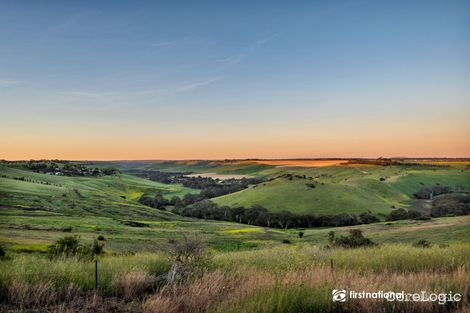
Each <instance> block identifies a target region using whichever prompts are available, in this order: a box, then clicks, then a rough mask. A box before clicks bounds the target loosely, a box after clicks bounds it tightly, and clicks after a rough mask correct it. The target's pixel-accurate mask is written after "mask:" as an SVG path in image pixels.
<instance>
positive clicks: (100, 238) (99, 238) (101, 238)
mask: <svg viewBox="0 0 470 313" xmlns="http://www.w3.org/2000/svg"><path fill="white" fill-rule="evenodd" d="M97 239H98V240H99V241H105V240H106V239H105V238H104V236H103V235H98V238H97Z"/></svg>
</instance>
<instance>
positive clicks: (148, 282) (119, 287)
mask: <svg viewBox="0 0 470 313" xmlns="http://www.w3.org/2000/svg"><path fill="white" fill-rule="evenodd" d="M155 282H156V278H155V277H154V276H151V275H150V274H148V273H146V272H145V271H143V270H139V269H136V270H132V271H130V272H128V273H126V274H124V275H119V276H116V277H114V279H113V283H112V284H113V286H114V289H115V290H116V291H117V294H118V295H120V296H122V297H123V298H124V300H127V301H129V300H133V299H135V298H137V297H139V296H141V295H143V294H144V293H145V292H147V291H150V290H151V289H152V288H153V287H154V285H155Z"/></svg>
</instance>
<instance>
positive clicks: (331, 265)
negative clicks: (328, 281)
mask: <svg viewBox="0 0 470 313" xmlns="http://www.w3.org/2000/svg"><path fill="white" fill-rule="evenodd" d="M330 270H331V274H333V259H330Z"/></svg>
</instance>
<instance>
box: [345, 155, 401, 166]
mask: <svg viewBox="0 0 470 313" xmlns="http://www.w3.org/2000/svg"><path fill="white" fill-rule="evenodd" d="M347 163H348V164H367V165H381V166H391V165H400V164H403V161H402V160H399V159H389V158H382V157H380V158H378V159H351V160H348V162H347Z"/></svg>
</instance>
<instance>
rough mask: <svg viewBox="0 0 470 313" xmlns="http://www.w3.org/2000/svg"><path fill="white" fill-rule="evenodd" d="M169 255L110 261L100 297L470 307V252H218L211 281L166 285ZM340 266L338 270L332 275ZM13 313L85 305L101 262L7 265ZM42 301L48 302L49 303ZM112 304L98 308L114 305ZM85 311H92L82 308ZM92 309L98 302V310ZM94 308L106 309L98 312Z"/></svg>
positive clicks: (172, 307)
mask: <svg viewBox="0 0 470 313" xmlns="http://www.w3.org/2000/svg"><path fill="white" fill-rule="evenodd" d="M169 260H170V258H169V255H168V254H149V253H139V254H136V255H129V256H112V255H109V256H105V257H103V258H102V260H101V261H100V263H99V264H100V266H99V289H98V296H99V297H112V298H113V297H114V298H115V297H118V298H119V299H121V300H122V301H123V302H122V303H120V304H119V305H120V306H121V309H122V311H124V309H123V308H129V307H130V306H132V307H133V308H135V310H136V312H140V311H144V312H149V313H150V312H151V313H156V312H167V313H168V312H332V311H337V310H339V311H349V312H377V311H391V310H392V308H393V310H394V312H430V311H433V310H437V309H439V310H440V311H442V312H454V311H455V312H457V311H459V310H460V311H459V312H465V310H466V309H468V308H470V307H469V300H468V299H469V296H470V294H469V290H468V286H470V275H469V265H470V263H469V262H470V246H469V245H468V244H451V245H449V246H445V247H438V246H434V247H432V248H417V247H412V246H411V245H393V244H386V245H381V246H377V247H373V248H360V249H325V248H320V247H318V246H297V247H295V246H294V247H278V248H272V249H262V250H253V251H239V252H228V253H215V254H214V256H213V263H212V265H210V266H209V267H208V268H207V270H206V274H204V276H202V277H199V278H195V279H191V280H188V281H185V282H184V283H181V284H180V283H175V284H166V283H165V280H164V279H163V278H164V277H165V274H166V273H167V271H168V269H169V268H170V265H171V264H170V261H169ZM331 260H333V268H331V263H330V262H331ZM0 264H1V267H2V271H1V272H0V286H1V297H2V303H3V306H4V308H14V309H15V310H18V309H19V308H23V309H34V308H51V310H53V309H54V308H57V306H58V305H62V306H63V308H65V307H67V305H72V304H73V305H77V302H79V301H80V299H82V300H83V299H84V298H86V297H90V295H91V294H92V292H93V288H94V267H93V263H92V262H85V261H78V260H75V259H62V260H61V259H59V260H49V259H47V258H45V257H40V256H39V257H38V256H28V255H15V256H13V258H12V259H10V260H4V261H2V262H1V263H0ZM343 288H345V289H348V290H357V291H362V290H365V291H372V292H373V291H378V290H386V291H389V290H391V291H401V290H405V291H407V292H419V291H421V290H424V291H427V292H449V291H452V292H454V293H455V292H459V293H462V294H463V295H464V298H463V300H462V302H460V303H458V304H448V305H444V306H442V305H438V304H432V303H404V304H397V305H393V303H387V302H380V301H379V302H373V301H366V300H363V301H360V300H354V301H353V300H351V301H348V302H346V303H339V304H338V303H336V304H334V303H332V302H331V290H332V289H343ZM39 295H40V297H39ZM106 302H108V303H114V302H113V301H112V300H111V298H110V300H109V301H98V302H97V305H99V306H105V305H106V304H105V303H106ZM82 305H83V304H82ZM88 305H89V304H88ZM93 310H97V308H94V309H93Z"/></svg>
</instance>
